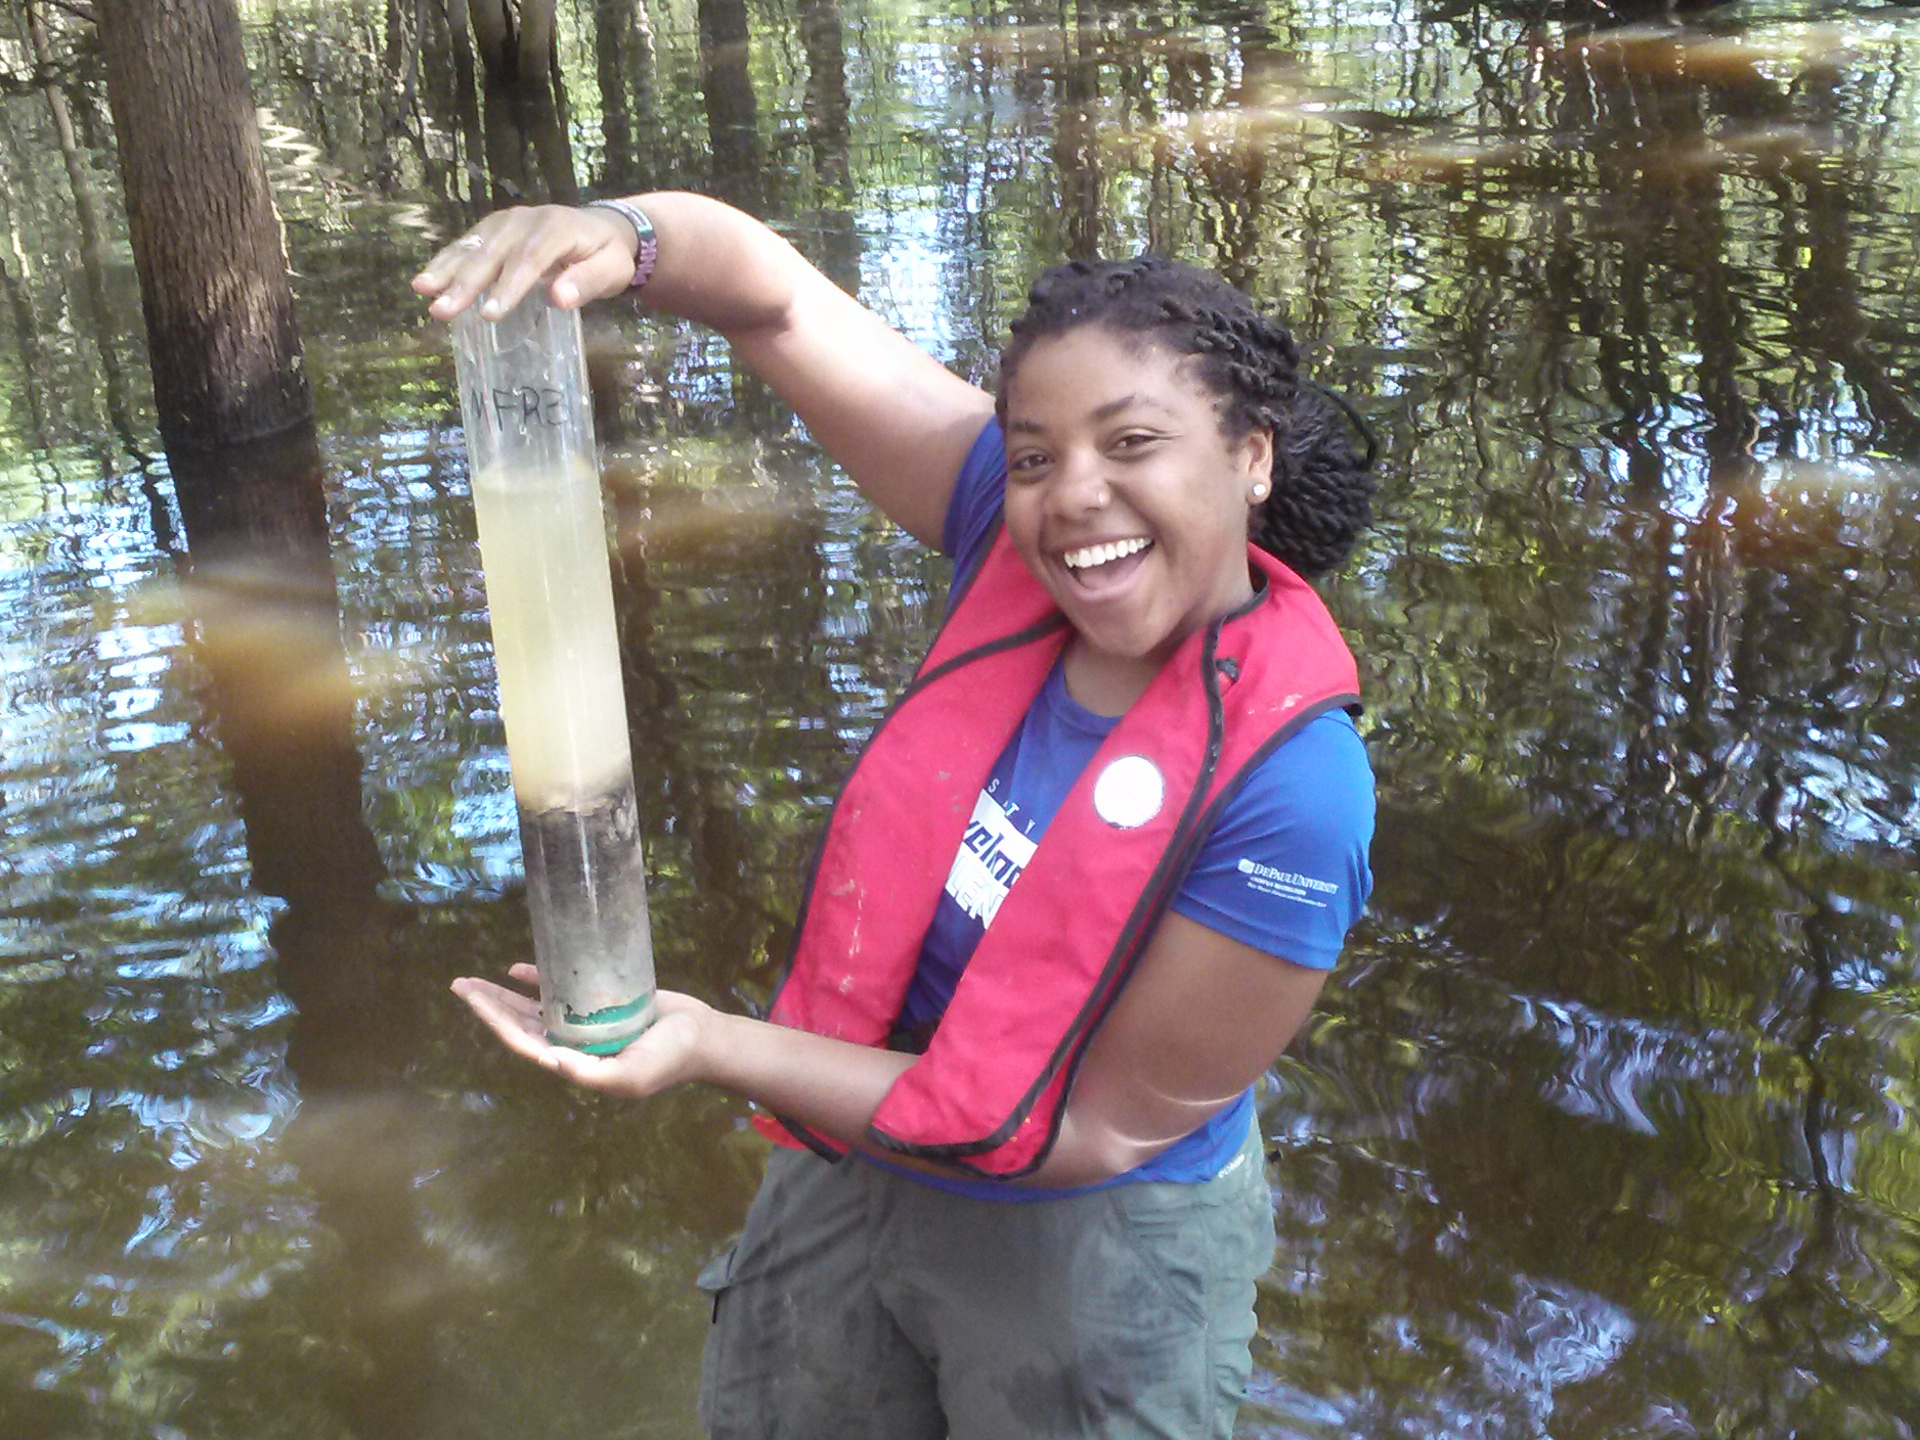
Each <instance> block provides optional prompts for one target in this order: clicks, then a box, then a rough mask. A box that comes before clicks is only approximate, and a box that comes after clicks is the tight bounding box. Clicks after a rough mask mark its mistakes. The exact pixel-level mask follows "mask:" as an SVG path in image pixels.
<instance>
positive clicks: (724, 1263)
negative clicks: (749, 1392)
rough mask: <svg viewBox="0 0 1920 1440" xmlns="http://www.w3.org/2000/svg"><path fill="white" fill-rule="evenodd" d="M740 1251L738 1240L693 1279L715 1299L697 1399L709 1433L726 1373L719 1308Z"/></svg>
mask: <svg viewBox="0 0 1920 1440" xmlns="http://www.w3.org/2000/svg"><path fill="white" fill-rule="evenodd" d="M739 1254H740V1243H739V1241H737V1240H736V1241H735V1242H734V1243H733V1244H731V1245H729V1246H728V1247H727V1248H726V1249H724V1250H722V1251H721V1252H720V1253H719V1254H718V1255H716V1256H714V1257H713V1259H711V1260H709V1261H708V1262H707V1263H706V1265H705V1266H704V1267H702V1269H701V1271H700V1273H699V1274H698V1275H696V1276H694V1278H693V1285H694V1288H695V1289H696V1290H698V1291H699V1292H700V1293H701V1294H702V1295H705V1296H706V1297H707V1298H708V1300H710V1301H711V1302H712V1305H711V1313H710V1314H709V1315H708V1317H707V1319H708V1330H707V1343H706V1345H705V1346H703V1347H702V1349H701V1354H700V1394H699V1397H698V1398H697V1399H696V1400H695V1401H694V1415H695V1418H697V1419H698V1420H699V1422H700V1429H701V1430H702V1432H704V1433H706V1434H709V1435H711V1434H712V1433H713V1431H714V1425H715V1419H716V1414H717V1411H716V1407H715V1401H716V1399H717V1398H718V1396H719V1392H720V1387H721V1385H722V1384H723V1383H724V1382H723V1380H722V1379H721V1377H722V1376H723V1375H725V1373H726V1365H725V1363H724V1362H725V1357H724V1355H723V1353H722V1351H723V1346H724V1339H723V1335H724V1332H723V1330H722V1328H721V1325H720V1307H721V1305H722V1304H724V1303H725V1301H726V1298H727V1292H728V1291H729V1290H731V1289H732V1288H733V1273H734V1267H735V1265H736V1263H737V1262H738V1257H739Z"/></svg>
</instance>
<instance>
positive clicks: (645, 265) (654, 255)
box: [581, 200, 660, 290]
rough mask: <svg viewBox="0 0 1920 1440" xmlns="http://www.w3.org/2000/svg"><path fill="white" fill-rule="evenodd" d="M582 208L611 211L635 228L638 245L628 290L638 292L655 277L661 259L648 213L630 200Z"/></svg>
mask: <svg viewBox="0 0 1920 1440" xmlns="http://www.w3.org/2000/svg"><path fill="white" fill-rule="evenodd" d="M581 208H582V209H585V210H611V211H613V213H614V214H616V215H618V216H619V217H620V218H621V219H622V220H625V221H626V222H627V223H628V224H629V225H631V226H633V233H634V237H635V239H636V241H637V243H636V245H635V246H634V251H633V279H632V280H631V281H630V282H628V285H627V288H628V289H629V290H638V289H639V288H640V287H641V286H642V285H644V284H646V283H647V281H648V280H650V279H651V278H652V277H653V266H654V262H655V261H657V260H658V259H659V258H660V241H659V238H658V237H657V236H656V235H655V234H654V233H653V221H651V220H649V219H648V218H647V212H646V211H644V210H642V209H641V208H640V207H639V206H638V205H635V204H634V203H633V202H632V201H629V200H589V201H587V203H586V204H585V205H584V206H582V207H581Z"/></svg>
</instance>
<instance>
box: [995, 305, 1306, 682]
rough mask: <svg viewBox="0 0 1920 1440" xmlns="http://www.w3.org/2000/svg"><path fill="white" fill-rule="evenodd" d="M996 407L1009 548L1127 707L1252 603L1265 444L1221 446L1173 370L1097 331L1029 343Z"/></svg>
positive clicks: (1207, 401)
mask: <svg viewBox="0 0 1920 1440" xmlns="http://www.w3.org/2000/svg"><path fill="white" fill-rule="evenodd" d="M1006 402H1007V403H1006V436H1007V506H1006V525H1007V534H1008V537H1009V539H1011V540H1012V542H1013V545H1014V548H1015V549H1016V550H1017V551H1018V552H1019V554H1020V557H1021V559H1023V560H1025V561H1026V563H1027V568H1028V569H1030V570H1031V571H1032V572H1033V573H1034V575H1035V576H1036V577H1038V579H1039V581H1040V583H1041V584H1042V585H1044V586H1046V588H1047V592H1048V594H1050V595H1051V596H1052V597H1053V599H1054V603H1055V604H1057V605H1059V607H1060V608H1061V610H1062V611H1063V612H1065V614H1066V616H1067V619H1068V620H1070V621H1071V622H1072V623H1073V627H1074V629H1075V630H1076V631H1078V632H1079V638H1080V645H1079V647H1078V649H1079V651H1080V660H1081V668H1082V670H1083V673H1086V674H1089V675H1092V674H1095V673H1097V674H1099V675H1101V676H1103V677H1105V680H1106V681H1110V682H1112V685H1118V686H1119V687H1120V688H1121V689H1123V690H1126V689H1130V690H1132V692H1133V694H1138V692H1139V689H1144V688H1145V683H1146V681H1147V680H1149V679H1151V678H1152V676H1153V674H1154V672H1155V671H1157V670H1158V669H1159V668H1160V666H1161V665H1162V664H1163V663H1164V662H1165V660H1166V659H1167V657H1168V656H1169V655H1171V654H1172V653H1173V650H1174V649H1175V647H1177V646H1178V645H1179V643H1180V642H1181V641H1182V640H1184V639H1185V638H1186V637H1187V636H1188V635H1190V634H1192V633H1193V632H1194V631H1195V630H1198V629H1200V628H1202V627H1203V626H1205V625H1207V624H1208V623H1209V622H1211V621H1212V620H1214V619H1216V618H1218V617H1220V616H1222V615H1225V614H1227V613H1228V612H1229V611H1232V610H1234V609H1236V608H1237V607H1238V606H1240V605H1241V604H1243V603H1245V601H1246V600H1247V599H1248V598H1250V597H1251V595H1252V593H1253V590H1252V583H1251V581H1250V580H1249V578H1248V572H1247V507H1248V505H1249V504H1250V503H1251V502H1252V497H1251V490H1252V487H1253V485H1254V484H1255V483H1256V482H1260V481H1266V480H1267V479H1268V478H1269V471H1270V469H1271V467H1272V462H1273V442H1272V437H1271V435H1269V434H1268V433H1267V432H1266V431H1264V430H1259V431H1254V432H1252V433H1250V434H1248V435H1246V436H1243V437H1241V438H1239V439H1237V440H1236V439H1230V438H1229V437H1228V436H1227V435H1226V434H1224V433H1223V432H1222V430H1221V428H1220V419H1219V407H1218V405H1217V402H1216V401H1215V399H1214V397H1213V395H1212V394H1211V393H1210V392H1209V391H1207V390H1206V389H1205V388H1203V387H1202V386H1201V385H1200V384H1198V383H1197V382H1196V381H1195V380H1194V379H1193V378H1192V376H1191V374H1190V373H1189V367H1188V366H1187V365H1186V363H1184V357H1181V356H1178V355H1175V354H1173V353H1172V352H1170V351H1168V350H1166V349H1164V348H1162V347H1161V346H1159V345H1156V344H1154V343H1152V342H1151V341H1149V340H1145V339H1143V338H1141V337H1137V336H1131V335H1123V334H1119V333H1116V332H1115V331H1112V330H1108V329H1106V328H1104V327H1103V326H1100V325H1084V326H1081V327H1080V328H1079V329H1076V330H1069V331H1067V332H1066V333H1065V334H1062V335H1057V336H1054V337H1052V338H1049V339H1046V340H1041V341H1038V342H1036V343H1035V344H1034V346H1033V348H1032V349H1031V350H1029V351H1027V353H1026V355H1025V356H1024V357H1023V358H1022V359H1021V361H1020V363H1019V367H1018V368H1017V369H1016V370H1015V371H1014V372H1013V374H1012V376H1011V377H1010V378H1009V380H1008V382H1007V386H1006ZM1069 680H1070V683H1071V680H1072V676H1071V674H1070V676H1069ZM1135 682H1137V686H1136V684H1135ZM1101 689H1102V690H1103V691H1104V692H1107V693H1111V685H1108V684H1105V683H1103V685H1102V686H1101ZM1129 698H1130V697H1129Z"/></svg>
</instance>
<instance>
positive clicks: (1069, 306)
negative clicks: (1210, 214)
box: [995, 256, 1375, 576]
mask: <svg viewBox="0 0 1920 1440" xmlns="http://www.w3.org/2000/svg"><path fill="white" fill-rule="evenodd" d="M1082 325H1103V326H1105V327H1107V328H1108V329H1110V330H1114V331H1117V332H1119V333H1120V334H1122V335H1137V336H1139V337H1141V338H1142V339H1143V340H1149V341H1151V342H1153V343H1154V344H1157V345H1161V346H1163V347H1165V348H1166V349H1167V350H1170V351H1172V352H1173V353H1174V354H1176V355H1186V356H1191V357H1193V362H1194V363H1193V370H1194V373H1195V374H1196V376H1197V377H1198V379H1199V380H1200V383H1201V384H1202V385H1204V386H1205V387H1206V389H1207V390H1208V391H1210V392H1211V393H1212V394H1213V395H1214V396H1215V398H1216V399H1217V401H1218V403H1219V407H1220V424H1221V428H1222V429H1223V430H1224V431H1225V433H1226V434H1227V435H1228V436H1229V437H1230V438H1234V439H1237V438H1239V437H1240V436H1243V435H1246V434H1248V433H1250V432H1251V431H1253V430H1256V429H1264V430H1267V431H1270V432H1271V433H1272V435H1273V481H1272V487H1271V489H1270V491H1269V493H1268V495H1267V498H1266V499H1265V500H1263V501H1262V502H1261V503H1260V504H1259V505H1258V506H1256V507H1254V508H1253V511H1252V514H1251V515H1250V517H1249V524H1248V535H1249V538H1251V539H1252V541H1253V543H1254V544H1256V545H1258V546H1259V547H1260V548H1261V549H1263V550H1265V551H1266V552H1267V553H1268V554H1270V555H1272V556H1274V557H1275V558H1276V559H1278V560H1280V561H1281V562H1283V563H1284V564H1286V565H1287V566H1289V567H1290V568H1292V569H1293V570H1295V571H1297V572H1298V573H1300V574H1302V575H1309V576H1311V575H1324V574H1326V573H1327V572H1328V571H1331V570H1334V569H1337V568H1338V567H1339V565H1340V563H1341V562H1342V561H1343V560H1345V559H1346V558H1347V554H1348V552H1349V551H1351V550H1352V549H1353V543H1354V541H1355V540H1356V539H1357V538H1358V537H1359V534H1360V532H1361V531H1362V530H1364V529H1365V528H1366V527H1367V525H1368V523H1369V522H1370V521H1371V520H1372V506H1371V503H1370V502H1371V500H1372V496H1373V491H1374V479H1373V476H1372V474H1371V473H1370V472H1371V470H1372V467H1373V459H1374V448H1375V447H1374V441H1373V435H1372V433H1371V432H1370V431H1369V430H1368V429H1367V427H1366V424H1365V422H1364V421H1362V420H1361V419H1360V417H1359V416H1358V415H1357V414H1355V413H1354V411H1353V409H1352V407H1351V406H1349V405H1348V404H1347V403H1346V402H1345V401H1344V400H1342V399H1340V398H1339V397H1338V396H1336V395H1334V394H1333V393H1332V392H1330V391H1327V390H1323V389H1321V388H1320V387H1319V386H1317V385H1315V384H1313V383H1312V382H1311V381H1303V380H1301V379H1300V377H1299V374H1298V369H1299V364H1300V352H1299V350H1298V348H1296V347H1295V345H1294V343H1293V337H1292V336H1291V335H1289V334H1288V333H1287V331H1286V329H1285V327H1284V326H1281V325H1279V324H1277V323H1276V322H1274V321H1272V320H1270V319H1268V318H1267V317H1266V316H1264V315H1262V314H1261V313H1260V312H1259V311H1258V310H1256V309H1255V308H1254V306H1253V302H1252V301H1250V300H1249V299H1248V298H1247V297H1246V296H1245V295H1243V294H1241V293H1240V292H1239V291H1238V290H1236V289H1234V288H1233V287H1232V286H1231V285H1228V284H1227V283H1226V282H1225V281H1223V280H1221V279H1219V278H1218V277H1216V276H1213V275H1210V274H1208V273H1207V272H1206V271H1204V270H1197V269H1195V268H1194V267H1193V266H1191V265H1181V264H1178V263H1176V262H1175V261H1171V260H1161V259H1158V258H1156V257H1153V256H1142V257H1141V258H1139V259H1137V260H1125V261H1086V260H1075V261H1073V262H1072V263H1070V264H1067V265H1061V266H1058V267H1056V268H1055V269H1052V270H1049V271H1047V272H1046V274H1044V275H1042V276H1041V277H1040V278H1039V279H1038V280H1037V281H1035V282H1034V285H1033V289H1032V290H1030V291H1029V292H1028V294H1027V313H1026V314H1025V315H1023V316H1021V317H1020V319H1018V320H1016V321H1014V323H1013V334H1012V337H1011V338H1010V339H1009V340H1008V342H1007V345H1006V348H1005V349H1003V350H1002V351H1001V352H1000V382H999V390H998V394H997V395H996V397H995V409H996V410H997V411H998V413H999V416H1000V420H1001V423H1002V424H1005V423H1006V418H1007V383H1008V381H1009V379H1010V378H1011V377H1012V376H1013V374H1014V373H1015V372H1016V371H1017V370H1018V369H1019V368H1020V362H1021V361H1022V360H1024V359H1025V358H1026V356H1027V352H1028V351H1030V350H1031V349H1032V348H1033V347H1034V345H1035V344H1037V343H1038V342H1039V341H1041V340H1046V339H1050V338H1053V337H1055V336H1059V335H1064V334H1066V333H1067V332H1068V331H1070V330H1076V329H1078V328H1079V327H1081V326H1082ZM1354 430H1357V431H1358V432H1359V434H1360V436H1361V437H1362V438H1363V439H1364V440H1365V442H1366V445H1365V448H1364V450H1360V449H1356V447H1355V445H1354V443H1353V438H1352V436H1353V431H1354Z"/></svg>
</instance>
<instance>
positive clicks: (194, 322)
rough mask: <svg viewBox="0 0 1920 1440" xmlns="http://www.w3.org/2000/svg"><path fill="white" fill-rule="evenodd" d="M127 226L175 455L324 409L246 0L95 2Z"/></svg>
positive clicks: (159, 398) (274, 428)
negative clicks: (245, 42)
mask: <svg viewBox="0 0 1920 1440" xmlns="http://www.w3.org/2000/svg"><path fill="white" fill-rule="evenodd" d="M97 14H98V16H99V22H100V49H101V54H102V56H103V57H104V59H105V61H106V70H107V95H108V99H109V101H110V102H111V104H112V107H113V126H114V134H115V140H116V143H117V145H118V148H119V152H120V174H121V179H122V182H123V184H124V185H125V188H126V198H127V228H128V231H129V233H130V236H131V239H132V241H133V259H134V265H135V268H136V269H137V270H138V272H139V275H140V297H141V304H142V309H143V310H144V312H145V315H146V322H147V346H148V351H149V354H150V358H151V360H152V364H153V398H154V404H155V406H156V408H157V409H158V411H159V418H160V433H161V435H162V437H164V439H165V440H166V443H167V446H168V448H169V449H172V448H174V447H176V446H180V445H186V446H193V447H200V448H205V447H209V446H216V445H225V444H231V443H234V442H236V441H241V440H250V439H255V438H258V437H260V436H264V435H271V434H274V433H277V432H279V431H282V430H285V429H287V428H288V427H290V426H292V425H296V424H298V423H300V422H301V421H303V420H305V419H306V418H307V417H308V416H309V415H310V414H311V412H312V403H311V400H310V399H309V397H308V394H307V381H306V375H305V373H304V371H303V370H302V368H301V356H300V336H299V332H298V330H297V329H296V328H295V325H294V317H293V291H292V287H291V285H290V284H289V283H288V278H287V259H286V251H285V247H284V245H283V244H282V240H281V233H280V221H279V216H278V214H277V213H276V212H275V210H274V207H273V197H272V195H271V194H270V193H269V191H268V189H267V171H266V159H265V156H264V154H263V153H262V151H261V148H260V132H259V127H258V125H257V124H256V123H255V120H254V106H253V96H252V93H251V91H250V89H249V86H248V83H247V64H246V56H245V54H244V52H243V51H242V49H241V43H240V21H239V17H238V16H237V14H236V13H235V11H234V8H233V0H98V4H97Z"/></svg>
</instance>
